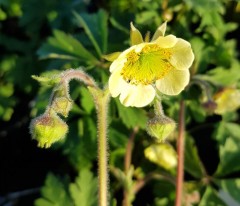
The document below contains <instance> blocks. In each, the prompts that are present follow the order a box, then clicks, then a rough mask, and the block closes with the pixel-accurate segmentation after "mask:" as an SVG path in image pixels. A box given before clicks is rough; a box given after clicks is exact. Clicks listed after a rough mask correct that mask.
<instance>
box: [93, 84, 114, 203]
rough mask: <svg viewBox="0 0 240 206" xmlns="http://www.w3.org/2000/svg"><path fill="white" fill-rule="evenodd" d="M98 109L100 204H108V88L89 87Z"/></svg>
mask: <svg viewBox="0 0 240 206" xmlns="http://www.w3.org/2000/svg"><path fill="white" fill-rule="evenodd" d="M89 90H90V92H91V93H92V95H93V97H94V100H95V105H96V109H97V127H98V187H99V188H98V205H99V206H108V205H109V203H108V144H107V126H108V124H107V112H108V102H109V92H108V90H107V91H106V90H105V91H102V90H100V89H95V88H93V87H89Z"/></svg>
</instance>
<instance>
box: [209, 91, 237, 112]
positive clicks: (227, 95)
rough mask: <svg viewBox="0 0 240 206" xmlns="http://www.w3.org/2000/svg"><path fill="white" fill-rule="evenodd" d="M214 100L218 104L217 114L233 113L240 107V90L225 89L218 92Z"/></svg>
mask: <svg viewBox="0 0 240 206" xmlns="http://www.w3.org/2000/svg"><path fill="white" fill-rule="evenodd" d="M213 98H214V100H215V102H216V103H217V108H216V110H215V113H216V114H220V115H222V114H224V113H226V112H233V111H235V110H237V109H238V108H239V107H240V90H238V89H235V88H224V89H223V90H221V91H219V92H217V93H216V94H215V95H214V97H213Z"/></svg>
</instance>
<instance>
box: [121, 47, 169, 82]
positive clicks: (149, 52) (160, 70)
mask: <svg viewBox="0 0 240 206" xmlns="http://www.w3.org/2000/svg"><path fill="white" fill-rule="evenodd" d="M170 57H171V51H170V50H169V49H163V48H161V47H159V46H158V45H157V44H147V45H145V46H144V47H143V48H142V50H141V51H140V52H138V53H137V52H136V51H135V50H132V51H130V52H129V53H128V54H127V61H126V63H125V64H124V67H123V68H122V71H121V75H122V77H123V79H124V80H125V81H127V82H128V83H130V84H135V85H138V84H144V85H148V84H152V83H153V82H155V81H156V80H158V79H161V78H163V77H164V76H165V75H166V74H168V73H169V71H170V70H171V69H173V66H172V65H171V63H170V62H169V59H170Z"/></svg>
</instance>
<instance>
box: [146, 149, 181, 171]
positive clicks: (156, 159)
mask: <svg viewBox="0 0 240 206" xmlns="http://www.w3.org/2000/svg"><path fill="white" fill-rule="evenodd" d="M144 155H145V157H146V158H147V159H148V160H150V161H151V162H153V163H155V164H157V165H159V166H161V167H163V168H165V169H167V170H169V169H172V168H175V167H176V165H177V154H176V151H175V150H174V149H173V147H172V146H171V145H169V144H153V145H150V146H149V147H147V148H146V149H145V150H144Z"/></svg>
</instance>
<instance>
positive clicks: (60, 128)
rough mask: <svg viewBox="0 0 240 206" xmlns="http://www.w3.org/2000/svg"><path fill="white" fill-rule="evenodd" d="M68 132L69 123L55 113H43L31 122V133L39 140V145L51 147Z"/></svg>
mask: <svg viewBox="0 0 240 206" xmlns="http://www.w3.org/2000/svg"><path fill="white" fill-rule="evenodd" d="M67 132H68V126H67V124H66V123H65V122H64V121H63V120H62V119H61V118H59V117H58V116H57V115H56V114H55V113H51V114H43V115H41V116H39V117H36V118H35V119H33V120H32V121H31V123H30V133H31V135H32V138H33V139H36V140H37V141H38V146H39V147H45V148H48V147H50V146H51V145H52V144H53V143H54V142H57V141H59V140H60V139H62V138H64V137H65V135H66V134H67Z"/></svg>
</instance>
